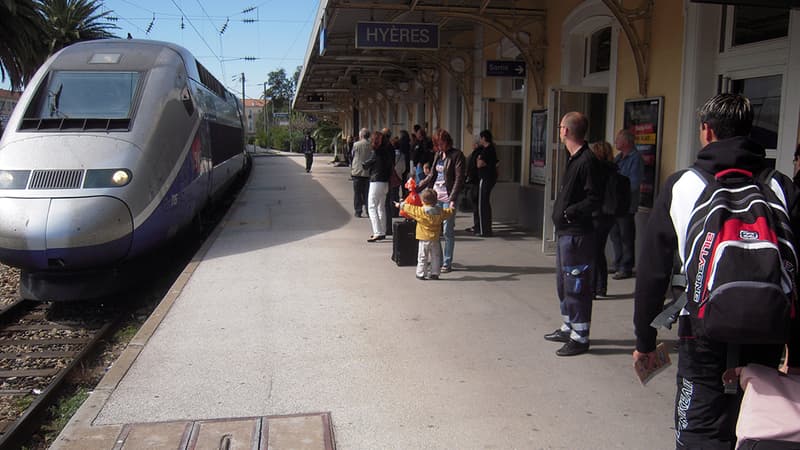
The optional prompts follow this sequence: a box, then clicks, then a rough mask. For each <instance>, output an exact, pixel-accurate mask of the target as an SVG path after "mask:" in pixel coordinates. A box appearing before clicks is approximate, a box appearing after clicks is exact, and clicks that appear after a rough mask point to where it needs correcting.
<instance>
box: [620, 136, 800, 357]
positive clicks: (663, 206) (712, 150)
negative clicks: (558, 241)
mask: <svg viewBox="0 0 800 450" xmlns="http://www.w3.org/2000/svg"><path fill="white" fill-rule="evenodd" d="M693 167H694V168H695V169H697V170H699V171H701V172H705V173H706V174H709V175H711V176H713V175H714V174H716V173H718V172H720V171H722V170H725V169H730V168H739V169H744V170H747V171H750V172H752V173H754V174H759V173H762V172H763V171H764V170H767V169H768V166H767V164H766V161H765V159H764V148H763V147H762V146H761V145H759V144H758V143H756V142H754V141H751V140H750V139H748V138H746V137H734V138H731V139H723V140H720V141H716V142H712V143H710V144H708V145H707V146H705V147H704V148H703V149H702V150H701V151H700V153H699V154H698V155H697V161H695V163H694V166H693ZM687 172H688V170H681V171H678V172H676V173H674V174H672V175H671V176H670V177H669V178H668V179H667V181H666V183H665V184H664V187H663V188H662V189H661V192H660V194H659V195H658V197H657V198H656V201H655V204H654V205H653V209H652V211H651V213H650V220H649V221H648V223H647V226H646V227H645V229H644V231H643V233H641V234H642V242H641V248H642V257H641V258H637V272H636V291H635V294H634V316H633V322H634V327H635V330H636V349H637V350H638V351H640V352H651V351H653V350H654V349H655V347H656V335H657V331H656V329H655V328H653V327H651V326H650V322H652V321H653V319H654V318H655V317H656V316H657V315H658V314H659V313H660V312H661V310H662V309H663V306H664V295H665V292H666V291H667V288H668V287H669V285H670V280H671V277H672V273H673V265H674V259H675V256H676V254H677V252H678V245H680V244H679V242H682V241H683V240H684V239H685V237H681V238H680V239H679V238H678V236H677V235H676V231H675V230H676V227H677V226H678V225H676V224H675V223H673V217H675V218H676V219H677V220H679V222H678V223H680V216H682V215H686V216H687V217H688V215H689V214H690V213H691V210H692V209H693V208H694V206H695V205H694V203H693V199H691V198H689V199H687V198H684V197H683V196H681V195H680V192H681V191H680V184H678V182H679V181H681V178H682V177H684V176H685V175H686V174H687ZM776 177H777V179H778V180H779V182H780V184H781V187H782V188H783V192H784V194H785V198H786V203H787V207H788V211H789V213H790V216H791V217H790V218H791V223H792V229H793V232H794V237H795V240H797V239H798V238H800V234H798V233H800V226H799V225H800V220H798V218H800V213H798V206H799V205H798V203H800V202H798V199H800V191H798V188H797V187H796V186H795V185H794V184H793V182H792V179H791V178H789V177H787V176H786V175H784V174H782V173H777V174H776ZM676 184H677V186H676ZM689 202H692V204H689ZM795 248H797V242H795ZM798 323H800V322H798ZM679 334H680V330H679ZM798 344H800V327H798V326H795V327H793V335H792V344H790V345H791V346H792V347H793V348H794V349H795V350H794V351H790V352H789V354H790V355H793V356H792V357H791V358H792V359H793V360H794V361H795V362H793V366H796V365H797V364H796V361H798V360H800V355H798V354H797V353H798V352H799V351H800V345H798Z"/></svg>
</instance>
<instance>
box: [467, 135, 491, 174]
mask: <svg viewBox="0 0 800 450" xmlns="http://www.w3.org/2000/svg"><path fill="white" fill-rule="evenodd" d="M478 158H481V159H482V160H483V162H485V163H486V166H484V167H478ZM481 180H483V182H484V183H490V184H494V183H496V182H497V151H496V150H495V149H494V144H491V143H490V144H489V145H488V146H486V147H483V146H481V145H479V146H477V147H476V148H475V150H473V151H472V153H471V154H470V155H469V168H468V169H467V183H470V184H478V182H479V181H481Z"/></svg>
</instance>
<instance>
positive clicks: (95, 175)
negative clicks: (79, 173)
mask: <svg viewBox="0 0 800 450" xmlns="http://www.w3.org/2000/svg"><path fill="white" fill-rule="evenodd" d="M131 176H132V175H131V171H130V170H128V169H95V170H87V171H86V178H85V179H84V180H83V187H84V188H110V187H122V186H125V185H126V184H128V183H130V182H131Z"/></svg>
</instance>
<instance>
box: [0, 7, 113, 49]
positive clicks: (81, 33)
mask: <svg viewBox="0 0 800 450" xmlns="http://www.w3.org/2000/svg"><path fill="white" fill-rule="evenodd" d="M12 1H13V0H12ZM39 1H40V4H41V10H42V14H43V15H44V17H45V22H46V29H47V39H48V42H47V50H48V53H49V54H50V55H52V54H53V53H55V52H57V51H59V50H61V49H62V48H64V47H66V46H68V45H69V44H72V43H74V42H80V41H88V40H92V39H106V38H113V37H116V36H114V34H113V33H111V31H110V30H112V29H117V28H119V27H117V26H116V25H114V24H113V23H111V22H110V21H109V18H110V17H109V16H110V15H111V11H105V12H98V10H99V9H100V7H102V6H103V3H102V2H101V1H98V0H39ZM42 62H44V60H42Z"/></svg>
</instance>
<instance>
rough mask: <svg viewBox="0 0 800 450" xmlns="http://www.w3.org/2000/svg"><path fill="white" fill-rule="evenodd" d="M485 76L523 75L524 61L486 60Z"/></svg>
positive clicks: (518, 76) (519, 76)
mask: <svg viewBox="0 0 800 450" xmlns="http://www.w3.org/2000/svg"><path fill="white" fill-rule="evenodd" d="M486 76H487V77H515V78H524V77H525V61H515V60H492V59H490V60H488V61H486Z"/></svg>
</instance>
